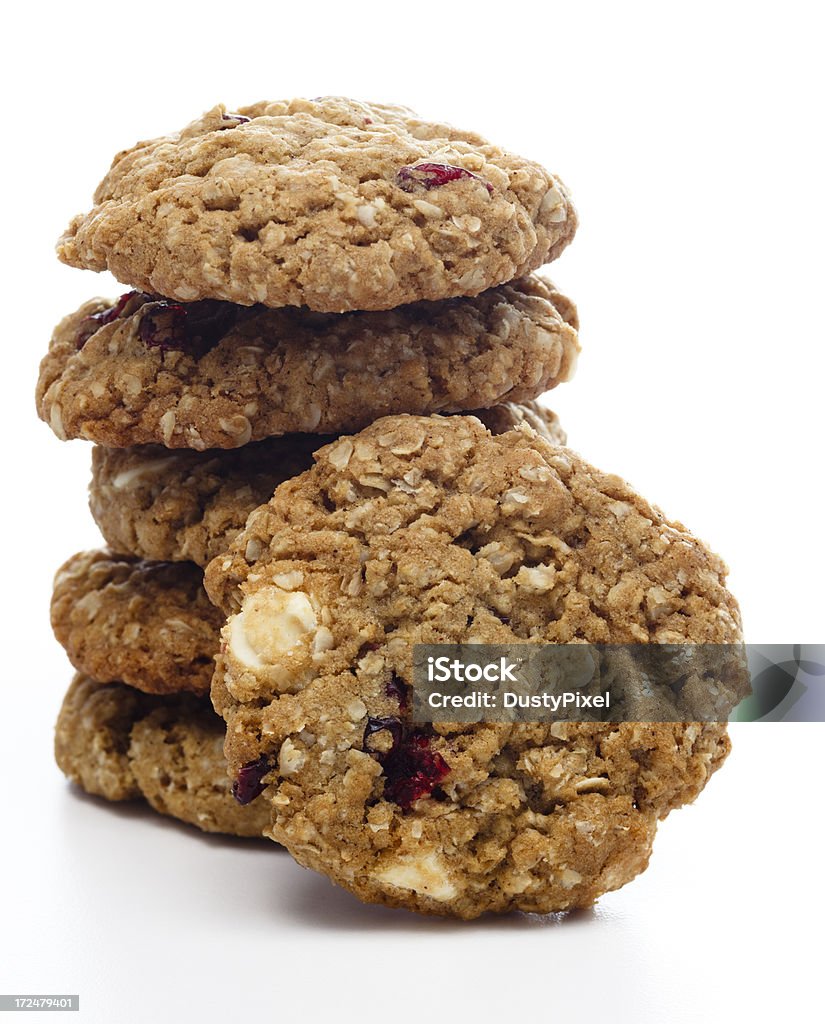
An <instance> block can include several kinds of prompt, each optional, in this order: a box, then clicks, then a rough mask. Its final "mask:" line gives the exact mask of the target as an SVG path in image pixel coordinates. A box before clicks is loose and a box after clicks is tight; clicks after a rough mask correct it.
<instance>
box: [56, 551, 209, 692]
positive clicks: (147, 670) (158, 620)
mask: <svg viewBox="0 0 825 1024" xmlns="http://www.w3.org/2000/svg"><path fill="white" fill-rule="evenodd" d="M51 619H52V628H53V630H54V634H55V636H56V637H57V639H58V641H59V642H60V643H61V644H62V645H63V647H64V648H65V649H66V653H67V654H68V655H69V659H70V661H71V663H72V664H73V665H74V667H75V668H76V669H77V670H78V671H79V672H82V673H84V674H85V675H88V676H90V677H91V678H92V679H94V680H96V681H98V682H102V683H108V682H125V683H128V684H129V685H130V686H134V687H137V689H139V690H143V691H145V692H146V693H154V694H164V693H178V692H180V691H184V690H186V691H189V692H191V693H196V694H201V695H203V694H208V693H209V684H210V680H211V676H212V670H213V667H214V666H213V661H212V659H213V657H214V655H215V652H216V650H217V648H218V643H219V631H220V628H221V625H222V624H223V621H224V616H223V615H222V614H221V612H220V611H219V610H218V609H217V608H215V607H214V605H212V604H211V603H210V601H209V598H208V597H207V596H206V592H205V590H204V589H203V571H202V570H201V569H200V568H199V567H198V566H196V565H191V564H190V563H187V562H178V563H174V564H172V563H166V562H146V561H141V560H139V559H136V558H130V557H128V556H125V555H115V554H112V553H111V552H109V551H105V550H102V551H84V552H81V553H80V554H77V555H73V556H72V557H71V558H70V559H69V560H68V561H67V562H66V563H65V564H64V565H63V566H61V568H60V569H59V570H58V572H57V575H56V576H55V581H54V592H53V594H52V605H51Z"/></svg>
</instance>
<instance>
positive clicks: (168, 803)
mask: <svg viewBox="0 0 825 1024" xmlns="http://www.w3.org/2000/svg"><path fill="white" fill-rule="evenodd" d="M223 737H224V724H223V722H222V720H221V719H220V718H219V717H218V716H217V715H216V714H215V713H214V711H212V708H211V707H210V705H209V701H208V700H205V699H200V700H198V699H197V698H194V697H190V696H184V695H179V696H174V697H150V696H148V695H147V694H144V693H140V692H139V691H138V690H134V689H132V687H130V686H123V685H122V684H121V683H96V682H94V681H93V680H91V679H89V678H87V677H85V676H83V675H77V676H75V678H74V680H73V682H72V685H71V686H70V687H69V691H68V693H67V694H66V697H65V698H64V700H63V706H62V708H61V710H60V716H59V718H58V720H57V729H56V733H55V757H56V759H57V763H58V765H59V766H60V769H61V771H62V772H63V773H64V774H65V775H67V776H68V777H69V778H70V779H71V780H72V782H74V783H76V784H77V785H78V786H80V787H81V788H82V789H84V790H86V792H87V793H92V794H94V795H96V796H102V797H105V798H106V799H107V800H136V799H138V798H141V797H142V798H143V799H144V800H146V801H147V802H148V803H149V804H150V805H151V806H152V807H153V808H154V809H155V810H156V811H157V812H158V813H159V814H166V815H169V816H170V817H172V818H178V819H179V820H180V821H185V822H188V823H189V824H190V825H195V826H197V827H198V828H200V829H202V830H203V831H204V832H225V833H227V834H229V835H235V836H260V835H261V833H262V831H263V829H264V827H265V825H266V824H267V820H268V815H267V814H266V813H265V809H264V807H263V806H256V805H252V806H249V807H242V806H241V805H240V804H239V803H238V802H237V801H236V800H235V799H234V798H233V797H232V793H231V784H230V781H229V779H228V778H227V774H226V761H225V759H224V756H223Z"/></svg>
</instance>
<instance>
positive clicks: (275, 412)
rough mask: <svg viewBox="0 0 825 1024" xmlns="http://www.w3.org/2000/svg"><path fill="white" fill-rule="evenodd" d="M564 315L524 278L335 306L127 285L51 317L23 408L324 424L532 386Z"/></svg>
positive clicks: (339, 427) (203, 442) (99, 415)
mask: <svg viewBox="0 0 825 1024" xmlns="http://www.w3.org/2000/svg"><path fill="white" fill-rule="evenodd" d="M576 322H577V321H576V312H575V307H574V306H573V304H572V303H571V302H570V300H569V299H566V298H565V297H564V296H561V295H560V294H559V293H558V292H557V291H556V289H555V288H554V287H553V285H551V284H550V283H548V282H545V281H543V280H542V279H541V278H538V277H529V278H523V279H521V280H519V281H515V282H513V283H511V284H508V285H502V286H501V287H500V288H495V289H492V290H490V291H488V292H485V293H484V294H483V295H479V296H478V297H477V298H474V299H455V300H447V301H444V302H441V303H418V304H416V305H414V306H405V307H402V308H401V309H396V310H392V311H390V312H386V313H351V314H347V315H345V316H333V315H327V314H320V313H316V314H310V313H308V312H307V311H306V310H293V309H282V310H272V309H265V308H263V307H261V306H256V307H253V308H251V309H244V308H241V307H237V306H231V305H229V304H227V303H218V302H211V301H206V302H199V303H189V304H175V303H169V302H168V301H166V300H158V299H156V298H153V297H151V296H147V295H144V294H141V293H137V292H135V293H128V294H127V295H124V296H121V298H120V299H119V300H117V302H115V303H114V304H112V303H110V302H108V301H106V300H104V299H94V300H92V301H90V302H87V303H85V304H84V305H83V306H81V307H80V309H78V310H77V311H76V312H74V313H72V314H71V315H70V316H68V317H66V318H65V319H64V320H63V321H62V322H61V323H60V324H59V325H58V326H57V328H56V329H55V332H54V335H53V337H52V341H51V345H50V348H49V352H48V354H47V355H46V356H45V358H44V359H43V361H42V363H41V365H40V376H39V381H38V385H37V392H36V400H37V408H38V412H39V414H40V417H41V419H43V420H45V421H46V422H47V423H48V424H49V425H50V426H51V428H52V430H53V431H54V432H55V434H57V436H58V437H59V438H61V439H62V440H66V439H69V438H78V437H80V438H85V439H87V440H91V441H96V442H97V443H99V444H102V445H108V446H110V447H116V448H122V447H127V446H130V445H136V444H152V443H155V444H162V445H164V446H165V447H167V448H194V449H196V450H199V451H202V450H204V449H206V448H237V447H240V446H241V445H245V444H247V443H248V442H250V441H257V440H262V439H263V438H266V437H274V436H279V435H282V434H290V433H302V432H303V433H313V434H336V435H337V434H341V433H346V432H351V431H355V430H360V429H361V428H362V427H364V426H366V425H367V424H368V423H370V422H371V421H372V420H374V419H377V418H378V417H381V416H384V415H386V414H387V413H391V412H409V413H449V412H462V411H469V410H475V409H480V408H489V407H491V406H494V405H498V404H500V403H502V402H523V401H530V400H532V399H535V398H537V397H538V396H539V395H541V394H542V393H543V392H544V391H546V390H547V389H548V388H551V387H554V386H555V385H556V384H558V383H560V382H562V381H565V380H568V379H569V378H570V377H571V376H572V374H573V372H574V370H575V364H576V358H577V355H578V350H579V346H578V335H577V331H576Z"/></svg>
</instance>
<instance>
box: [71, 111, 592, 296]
mask: <svg viewBox="0 0 825 1024" xmlns="http://www.w3.org/2000/svg"><path fill="white" fill-rule="evenodd" d="M575 229H576V214H575V211H574V208H573V206H572V204H571V202H570V197H569V194H568V192H567V189H566V188H565V186H564V184H563V183H562V182H561V181H560V180H559V179H558V178H556V177H554V176H553V175H551V174H550V173H549V172H547V171H545V170H544V169H543V168H542V167H540V166H539V165H538V164H536V163H533V162H532V161H529V160H525V159H523V158H521V157H518V156H515V155H514V154H511V153H507V152H506V151H504V150H502V149H499V148H498V147H497V146H494V145H492V144H490V143H488V142H487V141H486V140H485V139H483V138H481V137H480V136H478V135H476V134H474V133H471V132H463V131H459V130H456V129H454V128H451V127H450V126H448V125H443V124H431V123H428V122H426V121H422V120H420V119H419V118H418V117H416V115H415V114H414V113H412V111H409V110H407V109H405V108H403V107H392V106H382V105H378V104H368V103H359V102H357V101H353V100H347V99H344V98H339V97H326V98H322V99H318V100H292V101H283V102H272V103H258V104H255V105H254V106H250V107H246V108H242V109H241V110H240V111H239V112H238V114H234V113H228V112H227V111H226V109H225V108H224V107H221V106H218V107H215V108H213V109H212V110H210V111H208V112H207V113H206V114H204V115H203V116H202V117H201V118H199V119H198V120H197V121H194V122H193V123H192V124H190V125H188V126H187V127H186V128H185V129H184V130H183V131H181V132H179V133H177V134H175V135H170V136H166V137H163V138H158V139H153V140H150V141H146V142H139V143H138V144H137V145H135V146H133V147H132V148H131V149H129V150H126V151H124V152H122V153H119V154H118V155H117V156H116V157H115V160H114V162H113V164H112V166H111V168H110V170H109V172H108V174H107V175H106V177H105V178H104V179H103V181H102V182H101V183H100V185H99V186H98V188H97V190H96V192H95V194H94V206H93V208H92V209H91V210H90V211H89V212H88V213H86V214H82V215H79V216H77V217H75V218H74V220H73V221H72V222H71V224H70V225H69V228H68V229H67V231H66V233H65V234H64V235H63V237H62V238H61V240H60V242H59V244H58V255H59V257H60V259H62V260H63V261H64V262H65V263H68V264H70V265H71V266H75V267H85V268H87V269H90V270H110V271H111V272H112V273H113V274H114V276H115V277H116V278H117V279H118V280H119V281H122V282H124V283H126V284H129V285H131V286H132V287H134V288H138V289H141V290H142V291H147V292H152V293H155V294H159V295H165V296H168V297H169V298H172V299H177V300H181V301H187V302H188V301H192V300H197V299H204V298H213V299H223V300H226V301H228V302H234V303H239V304H241V305H253V304H255V303H262V304H264V305H267V306H273V307H277V306H286V305H291V306H307V307H309V308H310V309H314V310H318V311H321V312H332V313H341V312H345V311H348V310H361V309H365V310H373V309H390V308H393V307H395V306H399V305H401V304H403V303H408V302H416V301H418V300H421V299H427V300H437V299H444V298H450V297H453V296H459V295H477V294H478V293H479V292H482V291H484V290H485V289H487V288H491V287H493V286H495V285H498V284H502V283H504V282H506V281H510V280H512V279H513V278H515V277H519V276H521V275H523V274H526V273H529V272H530V271H531V270H535V269H536V268H537V267H540V266H541V265H542V264H543V263H547V262H549V261H550V260H552V259H554V258H555V257H556V256H558V255H559V254H560V253H561V251H562V250H563V249H564V247H565V246H566V245H567V243H568V242H569V241H570V240H571V238H572V237H573V234H574V233H575Z"/></svg>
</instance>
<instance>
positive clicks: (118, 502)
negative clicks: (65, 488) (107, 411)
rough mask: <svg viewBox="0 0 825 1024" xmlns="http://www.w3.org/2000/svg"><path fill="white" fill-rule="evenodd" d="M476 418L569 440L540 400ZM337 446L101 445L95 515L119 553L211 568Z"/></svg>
mask: <svg viewBox="0 0 825 1024" xmlns="http://www.w3.org/2000/svg"><path fill="white" fill-rule="evenodd" d="M473 415H475V416H477V417H478V418H479V419H480V420H481V421H482V423H484V424H485V426H487V427H488V428H489V429H490V430H491V431H492V432H493V433H494V434H500V433H502V432H503V431H505V430H510V429H512V428H513V427H515V426H518V424H519V423H527V424H529V425H530V426H531V427H533V429H534V430H536V431H537V432H538V433H539V434H541V435H542V436H544V437H546V438H547V439H548V440H550V441H552V442H553V443H554V444H564V443H565V441H566V440H567V436H566V434H565V432H564V430H563V429H562V428H561V425H560V424H559V420H558V417H557V416H556V414H555V413H554V412H552V411H551V410H550V409H545V408H543V407H542V406H540V405H538V404H537V403H535V402H527V403H525V404H523V405H515V404H512V403H506V404H504V405H496V406H493V408H492V409H480V410H478V411H476V412H474V413H473ZM332 440H333V438H330V437H323V436H319V435H318V434H288V435H286V436H285V437H279V438H270V439H268V440H266V441H258V442H256V443H252V444H248V445H244V446H243V447H242V448H235V449H230V450H228V451H221V450H213V451H208V452H194V451H190V450H187V449H178V450H177V451H169V449H167V448H163V447H162V446H160V445H139V446H137V447H133V448H103V447H100V446H95V448H94V449H93V450H92V482H91V486H90V489H89V495H90V500H89V505H90V508H91V511H92V516H93V517H94V520H95V522H96V523H97V525H98V526H99V527H100V530H101V533H102V534H103V536H104V538H105V540H106V543H107V544H108V545H109V546H110V547H111V548H112V549H113V550H114V551H120V552H123V553H125V554H129V555H137V556H139V557H141V558H149V559H155V560H159V561H173V562H180V561H191V562H195V563H196V564H198V565H201V566H205V565H206V564H207V563H208V562H209V560H210V559H212V558H214V557H215V556H216V555H219V554H220V553H221V552H223V551H225V550H226V548H227V547H228V546H229V544H230V543H231V542H232V541H233V540H234V539H235V537H236V536H237V534H238V533H239V532H240V531H241V530H242V529H243V526H244V524H245V523H246V520H247V517H248V516H249V514H250V512H252V511H253V510H254V509H256V508H257V507H258V505H263V504H264V502H266V501H268V500H269V499H270V498H271V497H272V492H273V491H274V490H275V488H276V487H277V486H278V484H280V483H283V481H284V480H288V479H289V478H290V477H292V476H297V475H298V474H299V473H302V472H303V471H304V470H305V469H308V468H309V467H310V466H311V465H312V453H313V452H314V451H315V450H317V449H318V448H320V447H322V446H323V445H324V444H326V443H328V442H329V441H332Z"/></svg>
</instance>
